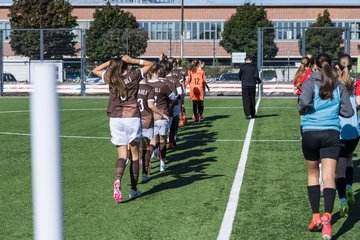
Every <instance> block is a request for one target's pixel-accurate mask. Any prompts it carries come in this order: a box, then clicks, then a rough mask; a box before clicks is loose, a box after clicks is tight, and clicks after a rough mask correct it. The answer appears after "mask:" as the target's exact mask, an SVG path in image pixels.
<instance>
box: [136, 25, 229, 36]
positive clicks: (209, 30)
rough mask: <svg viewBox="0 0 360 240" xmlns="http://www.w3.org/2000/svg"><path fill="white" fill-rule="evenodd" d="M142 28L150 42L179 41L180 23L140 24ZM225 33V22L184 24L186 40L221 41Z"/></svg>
mask: <svg viewBox="0 0 360 240" xmlns="http://www.w3.org/2000/svg"><path fill="white" fill-rule="evenodd" d="M139 24H140V27H141V28H143V29H144V30H145V31H147V32H148V37H149V40H170V39H172V40H179V39H180V29H181V26H180V25H181V23H180V22H139ZM222 31H224V22H184V38H185V39H186V40H210V39H220V33H221V32H222Z"/></svg>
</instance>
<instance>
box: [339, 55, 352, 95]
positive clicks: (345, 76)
mask: <svg viewBox="0 0 360 240" xmlns="http://www.w3.org/2000/svg"><path fill="white" fill-rule="evenodd" d="M338 66H339V69H340V71H341V72H340V78H341V81H342V83H343V84H344V86H345V87H346V89H347V90H348V92H349V94H352V93H353V91H354V81H353V80H352V79H351V76H350V70H351V58H350V56H349V55H347V54H343V55H341V56H339V58H338Z"/></svg>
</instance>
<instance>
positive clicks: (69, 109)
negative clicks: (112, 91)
mask: <svg viewBox="0 0 360 240" xmlns="http://www.w3.org/2000/svg"><path fill="white" fill-rule="evenodd" d="M100 110H102V111H106V108H64V109H59V111H100ZM25 112H30V110H9V111H0V113H25Z"/></svg>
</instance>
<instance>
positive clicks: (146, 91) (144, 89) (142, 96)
mask: <svg viewBox="0 0 360 240" xmlns="http://www.w3.org/2000/svg"><path fill="white" fill-rule="evenodd" d="M137 101H138V104H139V109H140V112H141V120H142V127H143V128H153V127H154V116H153V112H152V111H151V109H150V108H149V105H148V101H154V102H155V90H154V88H153V87H151V86H150V85H148V84H146V83H143V82H141V83H140V85H139V92H138V98H137Z"/></svg>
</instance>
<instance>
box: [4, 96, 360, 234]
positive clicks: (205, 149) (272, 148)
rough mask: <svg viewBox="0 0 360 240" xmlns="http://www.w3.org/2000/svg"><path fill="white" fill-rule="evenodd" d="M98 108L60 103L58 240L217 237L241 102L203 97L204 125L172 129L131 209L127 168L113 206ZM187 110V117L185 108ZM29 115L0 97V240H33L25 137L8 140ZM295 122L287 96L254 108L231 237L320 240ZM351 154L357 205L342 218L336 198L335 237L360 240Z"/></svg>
mask: <svg viewBox="0 0 360 240" xmlns="http://www.w3.org/2000/svg"><path fill="white" fill-rule="evenodd" d="M106 107H107V99H106V98H81V97H80V98H62V99H61V101H60V109H61V111H60V115H61V135H62V138H61V147H62V160H63V164H62V166H63V167H62V170H63V171H62V173H63V179H62V182H63V196H64V231H65V238H66V239H200V240H202V239H216V238H217V235H218V232H219V230H220V226H221V222H222V219H223V216H224V212H225V209H226V204H227V201H228V199H229V193H230V189H231V186H232V182H233V179H234V176H235V172H236V169H237V166H238V162H239V159H240V154H241V150H242V145H243V140H244V139H245V134H246V131H247V127H248V123H249V121H248V120H245V118H244V113H243V109H242V103H241V98H207V99H206V100H205V113H204V115H205V120H204V121H203V122H202V123H201V124H198V123H192V121H191V120H189V122H190V124H189V125H187V126H185V127H181V128H180V130H179V137H180V141H178V146H177V148H176V150H169V151H168V157H169V159H170V162H169V164H168V166H169V168H168V170H167V171H165V172H161V173H160V172H159V171H158V164H159V162H158V160H156V161H154V162H153V166H154V168H153V171H152V175H151V181H150V182H148V183H146V184H139V189H140V190H141V191H142V192H143V196H142V197H141V198H138V199H136V200H134V201H127V199H128V193H129V191H130V185H129V183H130V179H129V173H128V172H129V168H127V169H126V173H125V174H124V179H123V186H122V191H123V194H124V196H125V202H124V203H121V204H117V203H116V202H115V201H114V199H113V197H112V191H113V189H112V185H113V181H114V169H113V168H114V165H115V160H116V157H117V154H116V151H115V148H114V147H113V146H112V144H111V143H110V134H109V127H108V117H107V116H106ZM186 107H187V108H186V109H187V112H186V113H187V116H188V119H191V115H192V111H191V103H190V102H189V101H188V102H187V104H186ZM19 110H20V111H19ZM22 110H23V111H22ZM28 110H29V100H28V99H27V98H0V122H1V124H0V143H1V147H0V150H1V151H0V167H1V177H0V181H1V183H0V191H1V195H0V202H1V204H0V212H1V218H0V226H1V228H0V236H1V239H32V238H33V226H32V224H33V223H32V197H31V191H32V190H31V188H32V185H31V156H30V154H31V149H30V137H29V136H27V135H8V134H11V133H22V134H29V133H30V127H29V126H30V123H29V112H28ZM6 111H12V112H6ZM16 111H19V112H16ZM299 121H300V118H299V116H298V113H297V110H296V99H295V98H293V99H277V98H263V99H262V100H261V104H260V108H259V111H258V118H257V119H256V120H255V125H254V130H253V134H252V141H251V145H250V151H249V156H248V161H247V166H246V170H245V175H244V181H243V185H242V188H241V192H240V200H239V204H238V209H237V214H236V217H235V222H234V225H233V231H232V237H231V239H236V240H237V239H320V238H321V236H320V233H309V232H308V231H307V226H308V224H309V221H310V218H311V211H310V206H309V203H308V199H307V190H306V168H305V162H304V160H303V156H302V151H301V142H300V141H299V138H300V133H299ZM86 137H95V138H86ZM279 140H280V141H279ZM356 153H357V154H358V155H356V156H355V158H354V164H355V166H357V168H356V169H355V183H354V190H355V193H356V197H357V203H356V204H355V206H353V207H352V208H351V214H350V216H349V217H348V218H347V219H340V218H339V206H338V199H337V200H336V202H335V209H334V216H333V223H334V238H333V239H358V236H360V225H359V220H360V214H359V212H360V210H359V209H360V197H359V194H360V193H359V189H360V183H359V182H360V170H359V167H358V166H359V165H360V160H359V156H360V152H359V151H358V150H357V151H356ZM140 172H141V171H140ZM140 180H141V178H140Z"/></svg>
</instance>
